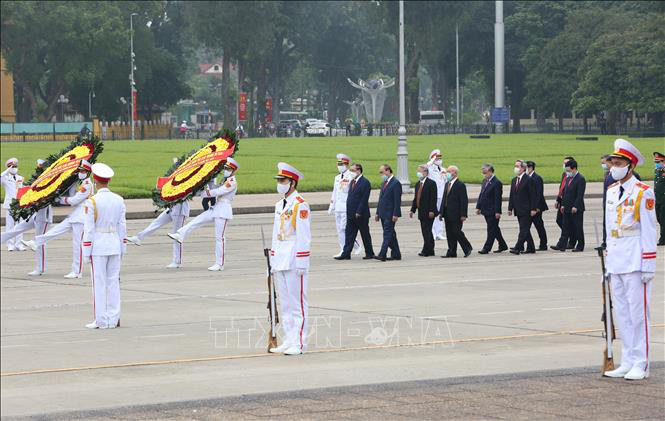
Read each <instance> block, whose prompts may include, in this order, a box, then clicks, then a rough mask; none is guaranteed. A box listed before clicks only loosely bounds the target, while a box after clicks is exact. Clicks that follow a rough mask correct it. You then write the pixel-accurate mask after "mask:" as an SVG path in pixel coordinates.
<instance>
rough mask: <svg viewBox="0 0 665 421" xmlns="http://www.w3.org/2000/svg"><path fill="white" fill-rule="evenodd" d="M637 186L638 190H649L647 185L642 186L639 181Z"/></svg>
mask: <svg viewBox="0 0 665 421" xmlns="http://www.w3.org/2000/svg"><path fill="white" fill-rule="evenodd" d="M637 186H638V187H639V188H641V189H642V190H647V189H649V188H651V186H650V185H648V184H644V183H640V182H639V181H638V182H637Z"/></svg>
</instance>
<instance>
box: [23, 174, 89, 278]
mask: <svg viewBox="0 0 665 421" xmlns="http://www.w3.org/2000/svg"><path fill="white" fill-rule="evenodd" d="M93 193H94V185H93V183H92V181H91V180H90V178H86V179H85V180H83V181H81V182H80V183H76V184H74V185H73V186H72V187H70V188H69V191H68V192H67V196H64V197H61V198H60V204H62V205H69V206H73V207H74V210H73V211H72V212H71V213H70V214H69V215H68V216H67V218H65V219H64V220H63V221H62V222H60V223H59V224H57V225H55V226H54V227H53V228H51V229H50V230H48V231H46V232H45V233H44V234H40V235H37V236H36V237H35V244H34V245H35V247H37V250H39V249H40V248H43V247H44V244H46V243H47V242H49V241H51V240H53V239H55V238H58V237H59V236H61V235H63V234H65V233H67V232H69V231H71V233H72V267H71V271H70V273H69V274H68V277H73V276H74V275H75V276H76V277H79V276H80V275H81V273H82V269H83V261H82V260H83V247H82V245H81V242H82V241H83V222H84V215H85V200H86V199H88V198H90V197H91V196H92V195H93ZM70 275H71V276H70Z"/></svg>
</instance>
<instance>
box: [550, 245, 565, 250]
mask: <svg viewBox="0 0 665 421" xmlns="http://www.w3.org/2000/svg"><path fill="white" fill-rule="evenodd" d="M550 248H551V249H552V250H556V251H566V249H564V248H562V247H559V246H550Z"/></svg>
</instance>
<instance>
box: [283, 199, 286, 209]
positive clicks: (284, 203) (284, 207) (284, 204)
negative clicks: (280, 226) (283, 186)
mask: <svg viewBox="0 0 665 421" xmlns="http://www.w3.org/2000/svg"><path fill="white" fill-rule="evenodd" d="M284 209H286V199H284V202H283V203H282V210H284Z"/></svg>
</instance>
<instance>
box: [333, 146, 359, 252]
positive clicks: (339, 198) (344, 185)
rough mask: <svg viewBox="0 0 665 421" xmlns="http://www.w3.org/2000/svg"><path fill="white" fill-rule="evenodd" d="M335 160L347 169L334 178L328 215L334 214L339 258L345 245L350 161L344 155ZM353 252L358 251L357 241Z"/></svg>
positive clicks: (339, 155)
mask: <svg viewBox="0 0 665 421" xmlns="http://www.w3.org/2000/svg"><path fill="white" fill-rule="evenodd" d="M337 159H338V162H337V165H338V166H339V165H345V166H346V167H347V169H346V170H344V172H342V173H340V174H337V175H336V176H335V181H334V184H333V191H332V197H331V198H330V206H329V208H328V213H329V214H332V213H334V214H335V226H336V227H337V240H338V242H339V254H338V255H337V256H341V254H342V252H343V251H344V244H346V199H347V197H348V196H349V187H350V185H351V177H350V175H349V170H348V166H349V163H350V161H351V159H350V158H349V157H348V156H346V155H344V154H337ZM353 250H354V252H357V251H359V250H360V243H358V241H356V242H355V244H354V245H353Z"/></svg>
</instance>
